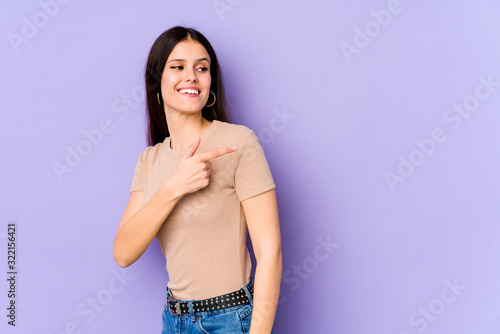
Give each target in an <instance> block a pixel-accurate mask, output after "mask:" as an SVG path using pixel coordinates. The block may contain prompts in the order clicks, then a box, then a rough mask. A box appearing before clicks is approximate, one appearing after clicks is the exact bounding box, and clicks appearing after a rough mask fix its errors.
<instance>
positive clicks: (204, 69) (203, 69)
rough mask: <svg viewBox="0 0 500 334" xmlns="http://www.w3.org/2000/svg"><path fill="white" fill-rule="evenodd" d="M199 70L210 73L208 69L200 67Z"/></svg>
mask: <svg viewBox="0 0 500 334" xmlns="http://www.w3.org/2000/svg"><path fill="white" fill-rule="evenodd" d="M198 70H199V71H200V72H206V71H208V67H200V68H198Z"/></svg>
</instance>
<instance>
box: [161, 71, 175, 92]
mask: <svg viewBox="0 0 500 334" xmlns="http://www.w3.org/2000/svg"><path fill="white" fill-rule="evenodd" d="M178 82H179V80H177V78H176V77H175V76H173V75H168V76H166V75H164V76H162V78H161V90H162V92H165V93H167V94H169V93H170V91H172V90H173V89H175V86H176V85H177V83H178Z"/></svg>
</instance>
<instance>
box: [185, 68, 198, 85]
mask: <svg viewBox="0 0 500 334" xmlns="http://www.w3.org/2000/svg"><path fill="white" fill-rule="evenodd" d="M185 73H186V74H185V77H184V80H186V81H193V82H196V80H197V79H198V78H197V77H196V70H195V69H194V68H187V69H186V72H185Z"/></svg>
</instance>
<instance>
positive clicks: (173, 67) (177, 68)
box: [170, 66, 183, 70]
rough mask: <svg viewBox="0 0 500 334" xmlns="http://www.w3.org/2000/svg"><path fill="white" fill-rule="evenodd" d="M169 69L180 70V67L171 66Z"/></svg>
mask: <svg viewBox="0 0 500 334" xmlns="http://www.w3.org/2000/svg"><path fill="white" fill-rule="evenodd" d="M170 68H172V69H174V70H182V68H183V67H182V66H171V67H170Z"/></svg>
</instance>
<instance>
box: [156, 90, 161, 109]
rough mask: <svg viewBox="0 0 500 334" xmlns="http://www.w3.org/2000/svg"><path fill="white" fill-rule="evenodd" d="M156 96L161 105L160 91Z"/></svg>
mask: <svg viewBox="0 0 500 334" xmlns="http://www.w3.org/2000/svg"><path fill="white" fill-rule="evenodd" d="M156 98H157V99H158V104H159V105H160V106H161V102H160V93H159V92H158V93H156Z"/></svg>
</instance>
